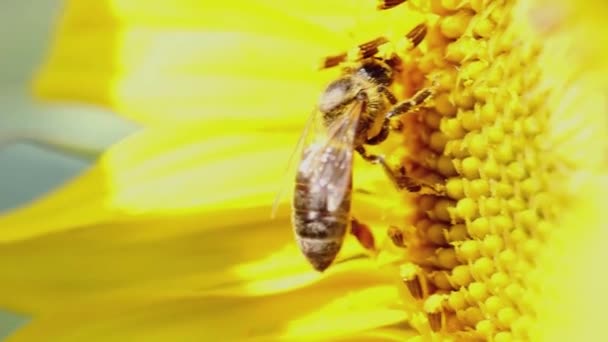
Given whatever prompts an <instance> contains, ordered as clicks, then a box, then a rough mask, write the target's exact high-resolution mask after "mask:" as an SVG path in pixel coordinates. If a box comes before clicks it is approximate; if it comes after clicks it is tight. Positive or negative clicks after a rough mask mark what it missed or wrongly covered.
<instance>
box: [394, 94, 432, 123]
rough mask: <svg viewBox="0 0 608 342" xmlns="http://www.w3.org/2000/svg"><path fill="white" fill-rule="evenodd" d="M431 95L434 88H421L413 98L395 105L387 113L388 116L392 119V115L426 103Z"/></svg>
mask: <svg viewBox="0 0 608 342" xmlns="http://www.w3.org/2000/svg"><path fill="white" fill-rule="evenodd" d="M431 95H433V88H424V89H422V90H420V91H419V92H417V93H416V94H414V96H412V97H411V98H409V99H407V100H405V101H402V102H400V103H398V104H396V105H394V106H393V108H391V109H390V110H389V111H388V113H386V118H387V119H390V118H392V117H395V116H399V115H402V114H406V113H408V112H410V111H411V110H412V109H414V108H416V107H418V106H420V105H421V104H422V103H424V101H425V100H426V99H428V98H429V97H431Z"/></svg>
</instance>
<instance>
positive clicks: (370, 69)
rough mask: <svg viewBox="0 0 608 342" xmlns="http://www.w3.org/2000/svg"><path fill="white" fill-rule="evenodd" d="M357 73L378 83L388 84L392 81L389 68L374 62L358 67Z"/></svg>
mask: <svg viewBox="0 0 608 342" xmlns="http://www.w3.org/2000/svg"><path fill="white" fill-rule="evenodd" d="M359 73H360V74H363V75H365V76H366V77H367V78H369V79H371V80H373V81H375V82H376V83H378V84H382V85H390V84H391V83H392V79H391V70H390V69H388V68H386V67H384V66H382V65H380V64H376V63H368V64H365V65H363V66H362V67H361V69H359Z"/></svg>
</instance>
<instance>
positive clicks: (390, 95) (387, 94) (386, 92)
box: [378, 86, 398, 105]
mask: <svg viewBox="0 0 608 342" xmlns="http://www.w3.org/2000/svg"><path fill="white" fill-rule="evenodd" d="M378 91H380V92H381V93H382V95H384V97H386V99H387V100H388V102H389V103H390V104H392V105H394V104H397V102H398V101H397V98H396V97H395V95H393V93H392V92H391V91H390V90H389V89H388V88H387V87H384V86H380V87H378Z"/></svg>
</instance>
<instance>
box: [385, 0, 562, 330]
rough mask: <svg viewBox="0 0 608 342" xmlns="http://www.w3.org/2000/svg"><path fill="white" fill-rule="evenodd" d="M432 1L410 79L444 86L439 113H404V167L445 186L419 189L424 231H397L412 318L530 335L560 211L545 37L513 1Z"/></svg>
mask: <svg viewBox="0 0 608 342" xmlns="http://www.w3.org/2000/svg"><path fill="white" fill-rule="evenodd" d="M432 3H433V4H432V6H431V7H432V9H431V11H432V12H433V13H434V14H436V15H437V16H436V17H434V19H433V21H432V22H429V24H428V25H429V33H428V35H427V38H426V46H427V51H425V52H422V53H420V54H419V55H416V56H415V57H414V59H415V62H414V64H413V65H414V66H413V67H412V68H411V69H408V68H406V72H407V74H406V75H404V79H409V80H411V79H416V75H427V77H429V76H430V77H435V78H436V80H437V81H436V82H437V83H438V87H437V88H438V89H437V92H436V94H435V96H434V99H433V101H431V102H432V103H431V107H430V108H427V109H425V110H422V111H420V112H419V113H418V114H417V115H412V116H408V117H404V118H403V120H404V125H403V126H404V130H403V132H404V136H405V139H406V146H407V149H408V150H409V151H411V153H409V155H408V157H407V158H406V160H405V161H404V165H405V167H406V168H407V169H408V171H410V172H411V173H412V174H413V175H416V176H417V177H418V178H420V179H424V180H425V181H428V182H429V183H436V184H441V185H443V186H444V189H445V191H444V193H442V194H428V193H427V194H420V195H415V196H414V199H413V201H414V203H413V204H414V206H415V208H416V212H415V214H414V215H413V216H412V217H411V222H412V225H413V227H414V228H412V229H397V228H391V231H390V232H389V235H390V236H391V238H392V239H393V241H394V242H395V244H396V245H402V246H403V244H404V245H405V246H403V247H404V248H403V251H404V253H405V254H406V255H407V259H408V262H406V263H404V264H403V265H402V266H401V277H402V279H403V281H404V284H405V287H406V288H407V292H408V295H407V297H408V302H409V303H416V304H415V305H414V307H415V309H414V310H415V314H414V316H413V319H412V322H411V323H412V325H413V326H415V327H416V328H417V329H418V330H420V331H421V332H424V331H427V332H428V333H431V332H432V333H436V334H449V335H453V334H457V335H459V336H461V337H463V338H474V339H477V338H478V339H484V340H494V341H507V340H511V339H528V338H529V327H530V325H531V323H532V322H533V320H534V319H535V311H536V310H535V307H534V301H533V299H534V296H535V294H536V293H538V292H539V291H540V289H539V288H538V286H537V279H538V270H537V269H535V260H536V253H537V252H538V251H539V248H540V247H541V246H542V245H543V243H545V241H546V239H547V234H548V233H549V232H550V230H551V229H552V221H553V219H552V217H554V214H553V212H554V210H556V209H555V207H554V206H555V203H554V200H553V196H552V195H551V193H550V192H549V190H548V185H549V181H550V179H551V177H552V175H551V173H552V170H553V168H554V167H553V164H552V159H551V158H550V157H549V155H548V153H547V152H546V151H544V150H543V146H544V144H543V142H544V139H545V138H546V134H547V133H546V130H547V126H548V119H549V116H548V113H549V111H548V109H547V108H546V106H545V105H544V102H543V101H544V99H545V98H546V93H544V92H543V91H542V90H541V89H540V88H539V86H538V81H539V79H540V77H541V69H540V67H539V65H538V63H537V57H538V55H539V53H540V51H541V49H540V44H539V43H538V42H537V41H535V40H534V39H533V38H532V37H530V36H529V35H527V34H526V33H527V32H526V30H525V29H523V28H522V27H520V26H519V24H518V23H517V22H516V21H517V18H514V17H513V15H512V13H513V12H514V9H515V1H506V0H505V1H481V0H480V1H433V2H432ZM420 79H422V77H420ZM410 198H411V197H410ZM552 210H553V211H552ZM402 236H403V240H402ZM403 241H404V243H402V242H403Z"/></svg>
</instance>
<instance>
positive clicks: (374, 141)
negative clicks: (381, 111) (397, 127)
mask: <svg viewBox="0 0 608 342" xmlns="http://www.w3.org/2000/svg"><path fill="white" fill-rule="evenodd" d="M390 123H391V122H390V120H388V119H385V120H384V123H383V124H382V129H381V130H380V132H379V133H378V134H376V136H374V137H373V138H371V139H367V140H366V141H365V143H366V144H367V145H378V144H379V143H381V142H383V141H384V140H386V138H388V135H389V133H390V132H391V126H390Z"/></svg>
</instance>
